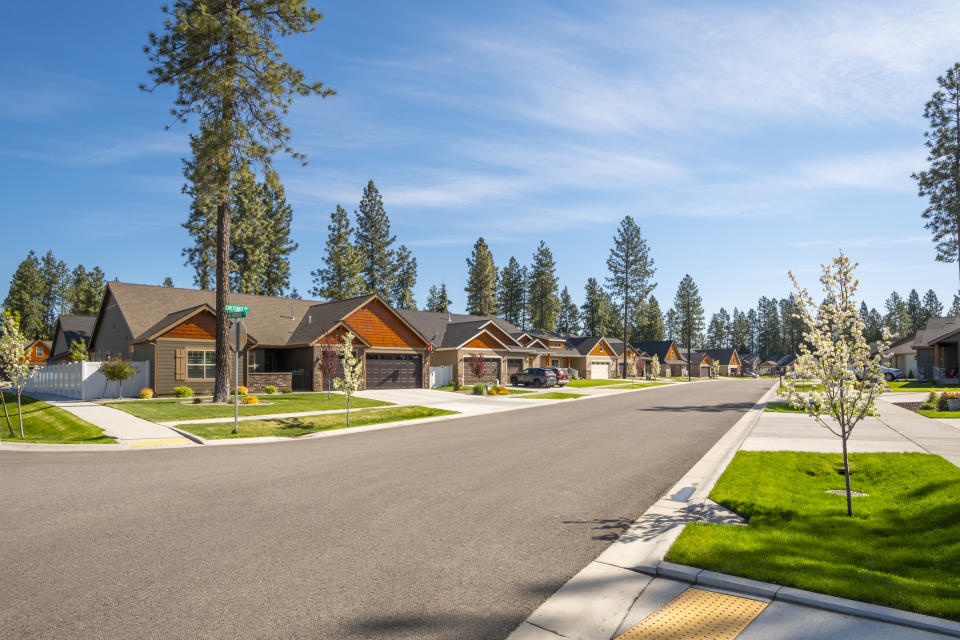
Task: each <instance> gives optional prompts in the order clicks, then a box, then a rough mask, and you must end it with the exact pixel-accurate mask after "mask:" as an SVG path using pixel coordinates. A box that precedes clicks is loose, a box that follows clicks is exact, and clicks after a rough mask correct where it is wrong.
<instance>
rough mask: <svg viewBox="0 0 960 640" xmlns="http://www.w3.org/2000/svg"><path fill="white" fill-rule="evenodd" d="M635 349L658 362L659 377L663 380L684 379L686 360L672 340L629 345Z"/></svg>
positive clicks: (640, 342) (642, 341)
mask: <svg viewBox="0 0 960 640" xmlns="http://www.w3.org/2000/svg"><path fill="white" fill-rule="evenodd" d="M630 344H631V345H632V346H633V347H634V348H635V349H637V350H639V351H642V352H644V353H646V354H647V355H648V356H650V358H651V360H652V359H653V356H657V359H658V360H659V361H660V375H661V376H663V377H665V378H684V377H686V375H687V360H686V358H685V357H684V355H683V354H682V353H681V352H680V350H679V349H678V348H677V343H676V342H674V341H673V340H641V341H639V342H631V343H630Z"/></svg>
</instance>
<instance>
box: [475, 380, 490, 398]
mask: <svg viewBox="0 0 960 640" xmlns="http://www.w3.org/2000/svg"><path fill="white" fill-rule="evenodd" d="M486 393H487V387H486V385H484V384H483V383H482V382H478V383H477V384H475V385H473V395H475V396H482V395H486Z"/></svg>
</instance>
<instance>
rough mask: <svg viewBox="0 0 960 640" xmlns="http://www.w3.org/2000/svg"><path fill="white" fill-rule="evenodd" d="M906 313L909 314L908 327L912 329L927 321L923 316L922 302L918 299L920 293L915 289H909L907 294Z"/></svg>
mask: <svg viewBox="0 0 960 640" xmlns="http://www.w3.org/2000/svg"><path fill="white" fill-rule="evenodd" d="M907 314H908V315H909V316H910V327H911V330H912V331H916V330H917V328H922V327H924V326H926V324H927V321H926V319H925V318H924V316H923V302H922V301H921V300H920V294H919V293H917V290H916V289H911V290H910V294H909V295H908V296H907Z"/></svg>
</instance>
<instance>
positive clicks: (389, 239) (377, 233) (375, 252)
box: [354, 180, 397, 300]
mask: <svg viewBox="0 0 960 640" xmlns="http://www.w3.org/2000/svg"><path fill="white" fill-rule="evenodd" d="M355 237H356V240H355V242H354V245H355V246H356V247H357V250H358V251H359V252H360V255H361V256H362V264H361V267H360V273H361V276H362V277H363V288H364V293H376V294H377V295H379V296H380V297H381V298H384V299H385V300H389V299H390V292H391V291H393V280H394V277H395V275H396V273H395V271H394V268H395V261H396V258H395V255H394V251H393V248H392V246H393V242H394V241H395V240H396V239H397V237H396V236H394V235H391V234H390V218H388V217H387V212H386V211H384V209H383V198H381V197H380V192H379V191H377V187H376V185H374V184H373V180H371V181H369V182H368V183H367V186H366V187H365V188H364V190H363V198H362V199H361V200H360V209H359V211H358V212H357V229H356V232H355Z"/></svg>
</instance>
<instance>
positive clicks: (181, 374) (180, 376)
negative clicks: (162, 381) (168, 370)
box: [174, 349, 187, 380]
mask: <svg viewBox="0 0 960 640" xmlns="http://www.w3.org/2000/svg"><path fill="white" fill-rule="evenodd" d="M174 378H176V379H177V380H186V379H187V350H186V349H177V366H176V370H175V375H174Z"/></svg>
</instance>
